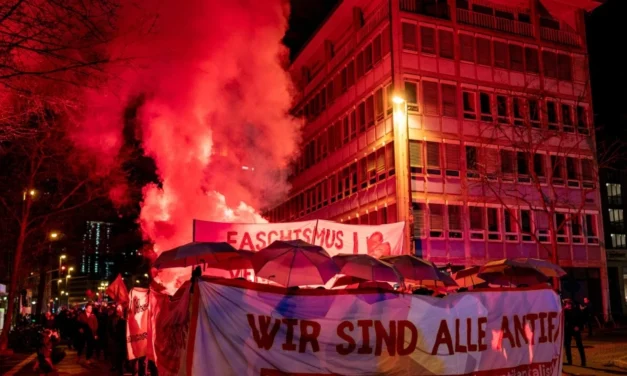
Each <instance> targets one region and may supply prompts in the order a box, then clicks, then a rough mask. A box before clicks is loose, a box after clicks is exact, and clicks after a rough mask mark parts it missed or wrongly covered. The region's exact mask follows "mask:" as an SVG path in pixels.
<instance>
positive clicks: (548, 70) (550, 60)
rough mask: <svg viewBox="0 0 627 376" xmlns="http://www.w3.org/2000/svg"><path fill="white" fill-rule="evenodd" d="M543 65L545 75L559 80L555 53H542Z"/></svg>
mask: <svg viewBox="0 0 627 376" xmlns="http://www.w3.org/2000/svg"><path fill="white" fill-rule="evenodd" d="M542 63H543V65H544V75H545V76H546V77H550V78H557V55H556V54H555V53H554V52H550V51H542Z"/></svg>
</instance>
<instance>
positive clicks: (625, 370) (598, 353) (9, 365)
mask: <svg viewBox="0 0 627 376" xmlns="http://www.w3.org/2000/svg"><path fill="white" fill-rule="evenodd" d="M573 346H574V342H573ZM584 346H585V348H586V356H587V358H588V367H586V368H583V367H579V366H578V365H579V364H580V360H579V354H578V353H577V349H576V348H574V347H573V365H572V366H564V375H578V376H588V375H590V376H592V375H595V376H596V375H601V376H603V375H627V330H625V329H622V330H617V331H614V332H606V333H601V334H598V335H597V336H595V337H593V338H592V339H588V338H585V339H584ZM34 359H35V357H34V355H30V356H29V355H26V354H15V355H13V356H10V357H6V356H0V375H4V376H13V375H33V374H35V373H34V372H33V365H34ZM109 367H110V366H109V364H108V363H106V362H104V361H99V362H96V363H94V364H93V365H92V366H90V367H86V366H81V365H79V364H77V363H76V352H74V351H68V352H67V356H66V357H65V359H63V361H62V362H61V363H60V364H59V365H58V366H57V368H58V370H59V375H60V376H63V375H84V376H88V375H89V376H107V375H110V372H109Z"/></svg>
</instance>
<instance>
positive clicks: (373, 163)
mask: <svg viewBox="0 0 627 376" xmlns="http://www.w3.org/2000/svg"><path fill="white" fill-rule="evenodd" d="M367 170H368V172H367V174H368V176H367V177H368V184H370V185H372V184H375V183H376V182H377V156H376V153H375V152H372V153H370V154H368V167H367Z"/></svg>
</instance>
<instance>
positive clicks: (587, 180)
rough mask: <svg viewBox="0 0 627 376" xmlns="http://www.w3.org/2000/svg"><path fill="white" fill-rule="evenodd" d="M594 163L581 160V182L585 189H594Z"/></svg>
mask: <svg viewBox="0 0 627 376" xmlns="http://www.w3.org/2000/svg"><path fill="white" fill-rule="evenodd" d="M594 171H595V170H594V163H593V161H592V159H587V158H584V159H582V160H581V180H582V181H583V182H582V185H583V186H584V188H594V181H595V180H596V179H595V178H594Z"/></svg>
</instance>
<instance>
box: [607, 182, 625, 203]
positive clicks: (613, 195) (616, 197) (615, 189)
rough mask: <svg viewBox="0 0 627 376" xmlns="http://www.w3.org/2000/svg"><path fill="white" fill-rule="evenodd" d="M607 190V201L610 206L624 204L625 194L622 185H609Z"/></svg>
mask: <svg viewBox="0 0 627 376" xmlns="http://www.w3.org/2000/svg"><path fill="white" fill-rule="evenodd" d="M605 188H606V189H607V201H608V203H609V204H610V205H622V204H623V193H622V187H621V185H620V184H617V183H607V184H605Z"/></svg>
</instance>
